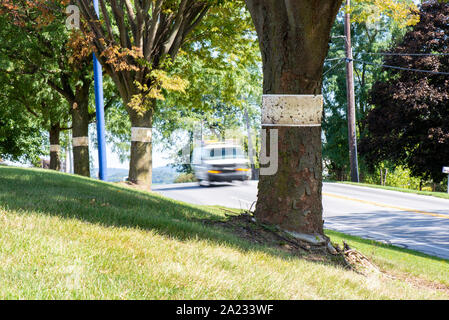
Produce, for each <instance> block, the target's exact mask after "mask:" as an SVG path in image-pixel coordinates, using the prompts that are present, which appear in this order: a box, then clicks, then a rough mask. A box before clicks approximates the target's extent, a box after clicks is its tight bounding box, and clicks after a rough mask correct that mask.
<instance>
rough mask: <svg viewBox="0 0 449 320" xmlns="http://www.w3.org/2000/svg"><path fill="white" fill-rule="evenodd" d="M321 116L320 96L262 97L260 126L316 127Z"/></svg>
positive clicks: (321, 99) (321, 100)
mask: <svg viewBox="0 0 449 320" xmlns="http://www.w3.org/2000/svg"><path fill="white" fill-rule="evenodd" d="M322 115H323V96H322V95H283V94H280V95H275V94H268V95H264V96H263V102H262V125H263V126H268V127H270V126H271V127H318V126H321V118H322Z"/></svg>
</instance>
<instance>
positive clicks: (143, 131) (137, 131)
mask: <svg viewBox="0 0 449 320" xmlns="http://www.w3.org/2000/svg"><path fill="white" fill-rule="evenodd" d="M152 129H153V128H142V127H133V128H131V141H134V142H151V133H152Z"/></svg>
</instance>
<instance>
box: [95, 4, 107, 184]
mask: <svg viewBox="0 0 449 320" xmlns="http://www.w3.org/2000/svg"><path fill="white" fill-rule="evenodd" d="M93 1H94V8H95V12H96V13H97V16H98V17H100V12H99V8H98V0H93ZM94 79H95V106H96V115H97V139H98V164H99V177H100V180H103V181H105V180H106V177H107V163H106V139H105V124H104V97H103V71H102V69H101V64H100V62H99V61H98V59H97V57H96V56H95V54H94Z"/></svg>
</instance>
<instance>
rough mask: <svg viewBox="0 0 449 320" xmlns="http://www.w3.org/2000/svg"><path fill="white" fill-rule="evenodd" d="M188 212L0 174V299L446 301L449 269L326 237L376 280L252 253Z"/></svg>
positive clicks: (80, 183)
mask: <svg viewBox="0 0 449 320" xmlns="http://www.w3.org/2000/svg"><path fill="white" fill-rule="evenodd" d="M205 219H209V220H223V219H224V214H223V211H222V210H220V209H218V208H211V207H198V206H193V205H188V204H184V203H180V202H177V201H173V200H169V199H166V198H164V197H162V196H159V195H157V194H152V193H147V192H143V191H137V190H134V189H130V188H126V187H122V186H119V185H115V184H109V183H103V182H99V181H95V180H91V179H87V178H80V177H76V176H72V175H65V174H61V173H56V172H50V171H43V170H33V169H19V168H12V167H0V228H1V232H0V299H449V272H448V270H449V263H448V261H445V260H441V259H437V258H433V257H429V256H426V255H423V254H419V253H416V252H413V251H407V250H400V249H398V248H395V247H391V246H385V245H381V244H379V243H375V242H372V241H367V240H363V239H359V238H355V237H349V236H346V235H343V234H339V233H336V232H330V231H329V232H328V235H329V236H330V237H331V238H332V240H333V241H334V242H338V243H340V242H341V241H342V240H345V241H347V242H348V243H349V244H350V245H351V246H353V247H355V248H357V249H359V250H360V251H361V252H362V253H364V254H365V255H366V256H368V257H370V258H371V259H372V261H374V262H375V263H376V264H377V265H378V266H379V267H380V268H381V269H382V271H384V272H385V273H386V274H389V275H393V277H391V276H387V275H385V274H374V273H373V274H371V275H368V276H364V275H361V274H358V273H356V272H354V271H350V270H345V269H343V268H342V267H338V266H334V265H330V264H326V263H322V262H313V261H309V260H307V259H303V258H300V257H298V256H293V255H290V254H288V253H286V252H283V251H280V250H278V249H275V248H273V247H269V246H261V245H255V244H252V243H249V242H247V241H246V240H244V239H241V238H239V237H237V236H236V235H235V234H234V233H231V232H230V231H226V230H225V229H221V228H219V227H218V225H217V226H214V225H211V224H206V223H204V220H205Z"/></svg>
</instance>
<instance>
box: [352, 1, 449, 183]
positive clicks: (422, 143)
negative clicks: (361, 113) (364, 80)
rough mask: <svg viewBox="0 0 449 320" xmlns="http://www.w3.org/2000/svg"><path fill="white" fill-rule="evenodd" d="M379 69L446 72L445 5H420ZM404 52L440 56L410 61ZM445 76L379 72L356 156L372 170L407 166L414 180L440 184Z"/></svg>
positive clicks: (448, 18)
mask: <svg viewBox="0 0 449 320" xmlns="http://www.w3.org/2000/svg"><path fill="white" fill-rule="evenodd" d="M390 51H391V52H394V53H397V54H405V55H393V56H386V57H385V59H384V64H386V65H392V66H398V67H402V68H414V69H422V70H429V71H434V72H445V73H448V72H449V4H448V3H443V2H440V1H427V2H425V3H423V4H422V6H421V11H420V22H419V23H418V24H417V25H416V26H414V27H413V29H412V30H410V31H409V32H407V33H406V35H405V37H404V39H403V41H402V42H401V43H399V44H397V45H396V46H395V47H394V48H392V50H390ZM408 53H443V54H444V55H433V56H425V55H424V56H410V55H407V54H408ZM448 99H449V76H448V74H446V75H438V74H430V73H423V72H416V71H407V70H395V69H385V73H384V75H383V79H382V78H381V79H380V80H379V81H377V82H376V83H375V84H374V86H373V89H372V91H371V102H372V104H373V105H374V108H373V109H372V110H371V111H370V112H369V115H368V117H367V120H366V126H367V134H368V135H367V136H366V137H365V138H364V139H363V140H362V141H361V148H360V151H361V153H362V154H363V155H364V156H365V157H366V159H367V160H368V161H369V163H370V165H371V167H372V168H374V167H375V166H376V165H377V164H379V163H380V162H381V161H384V160H390V161H392V162H394V163H395V164H397V165H404V166H406V167H408V168H409V169H410V170H411V172H412V174H413V175H414V176H416V177H423V178H431V179H433V180H434V181H435V182H440V181H441V180H442V179H444V177H445V175H444V174H443V173H442V172H441V171H442V167H443V166H447V165H449V121H448V119H449V108H448Z"/></svg>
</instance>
